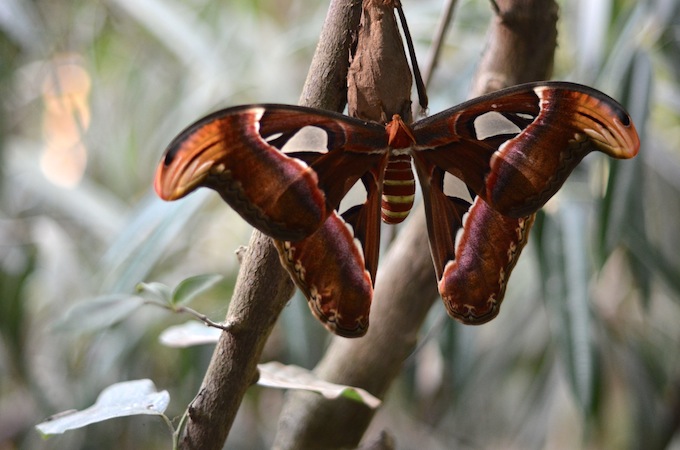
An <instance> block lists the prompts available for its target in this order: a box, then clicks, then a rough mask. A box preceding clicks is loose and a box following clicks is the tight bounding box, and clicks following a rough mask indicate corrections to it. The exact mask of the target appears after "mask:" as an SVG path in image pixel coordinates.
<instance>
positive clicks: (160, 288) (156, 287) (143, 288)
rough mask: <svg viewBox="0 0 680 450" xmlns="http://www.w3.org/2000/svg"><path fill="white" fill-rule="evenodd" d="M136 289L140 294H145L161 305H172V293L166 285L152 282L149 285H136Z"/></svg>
mask: <svg viewBox="0 0 680 450" xmlns="http://www.w3.org/2000/svg"><path fill="white" fill-rule="evenodd" d="M136 289H137V292H139V293H140V294H146V295H147V296H149V297H151V298H153V299H154V300H158V301H160V302H161V303H167V304H169V305H172V297H173V294H172V291H171V290H170V288H169V287H168V286H167V285H165V284H163V283H159V282H157V281H152V282H150V283H139V284H137V287H136Z"/></svg>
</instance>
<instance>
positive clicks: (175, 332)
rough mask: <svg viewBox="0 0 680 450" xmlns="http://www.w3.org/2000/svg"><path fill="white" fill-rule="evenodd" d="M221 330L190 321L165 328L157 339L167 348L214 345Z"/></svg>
mask: <svg viewBox="0 0 680 450" xmlns="http://www.w3.org/2000/svg"><path fill="white" fill-rule="evenodd" d="M221 333H222V330H220V329H218V328H213V327H209V326H207V325H205V324H203V323H201V322H197V321H195V320H190V321H189V322H186V323H183V324H182V325H174V326H171V327H168V328H166V329H165V330H163V332H162V333H161V334H160V336H159V337H158V340H159V341H160V342H161V344H163V345H167V346H168V347H178V348H185V347H192V346H194V345H203V344H215V343H217V340H218V339H219V338H220V334H221Z"/></svg>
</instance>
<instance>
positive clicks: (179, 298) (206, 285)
mask: <svg viewBox="0 0 680 450" xmlns="http://www.w3.org/2000/svg"><path fill="white" fill-rule="evenodd" d="M222 279H223V277H222V275H217V274H207V275H197V276H194V277H190V278H187V279H186V280H182V281H181V282H180V283H179V284H178V285H177V287H176V288H175V290H174V291H173V292H172V300H171V301H172V304H174V305H186V304H188V303H189V302H191V301H192V300H194V299H195V298H196V297H197V296H199V295H200V294H202V293H203V292H205V291H207V290H208V289H210V288H212V287H213V286H215V285H216V284H217V283H219V282H220V281H222Z"/></svg>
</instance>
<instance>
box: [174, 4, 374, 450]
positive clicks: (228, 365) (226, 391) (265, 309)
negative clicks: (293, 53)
mask: <svg viewBox="0 0 680 450" xmlns="http://www.w3.org/2000/svg"><path fill="white" fill-rule="evenodd" d="M359 6H360V3H358V2H356V1H347V0H334V1H333V2H332V3H331V6H330V8H329V12H328V15H327V17H326V22H325V24H324V31H323V33H322V36H321V39H320V42H319V45H318V47H317V51H316V54H315V56H314V60H313V62H312V65H311V68H310V71H309V76H308V78H307V81H306V82H305V88H304V89H303V94H302V96H301V99H300V104H303V105H306V106H314V107H317V108H325V109H330V110H335V111H342V109H343V108H344V105H345V99H346V93H347V89H346V87H347V85H346V78H347V70H348V67H349V52H350V44H351V33H350V30H354V29H356V26H357V24H358V22H359V17H360V12H361V10H360V8H359ZM293 289H294V286H293V283H292V281H291V280H290V277H289V276H288V274H287V273H286V272H285V270H284V269H283V267H282V266H281V264H280V262H279V257H278V254H277V252H276V249H275V248H274V246H273V245H272V243H271V240H270V238H268V237H267V236H265V235H263V234H262V233H260V232H258V231H255V232H254V233H253V236H252V237H251V240H250V243H249V246H248V250H247V251H246V253H245V255H244V257H243V261H242V264H241V270H240V271H239V276H238V279H237V282H236V288H235V290H234V295H233V296H232V299H231V303H230V305H229V311H228V313H227V317H226V323H227V324H229V325H230V326H231V329H230V330H229V331H225V332H223V333H222V334H221V336H220V339H219V342H218V344H217V346H216V348H215V351H214V353H213V356H212V360H211V362H210V365H209V367H208V370H207V372H206V374H205V377H204V379H203V383H202V385H201V388H200V390H199V392H198V394H197V395H196V397H195V398H194V400H193V401H192V402H191V404H190V405H189V409H188V413H189V414H188V418H187V422H186V426H185V428H184V430H183V432H182V437H181V439H180V447H181V448H182V449H202V450H210V449H221V448H222V447H223V446H224V443H225V441H226V439H227V436H228V434H229V430H230V428H231V425H232V423H233V421H234V417H235V416H236V413H237V411H238V408H239V406H240V404H241V401H242V399H243V396H244V394H245V392H246V390H247V389H248V387H249V386H250V385H252V384H253V383H255V382H256V380H257V377H258V374H257V363H258V361H259V359H260V355H261V353H262V348H263V347H264V344H265V342H266V340H267V338H268V337H269V335H270V333H271V330H272V328H273V326H274V324H275V322H276V320H277V318H278V317H279V314H280V312H281V310H282V309H283V307H284V306H285V304H286V303H287V302H288V300H289V299H290V297H291V295H292V294H293Z"/></svg>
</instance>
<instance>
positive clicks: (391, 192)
mask: <svg viewBox="0 0 680 450" xmlns="http://www.w3.org/2000/svg"><path fill="white" fill-rule="evenodd" d="M415 192H416V183H415V180H414V179H413V170H412V169H411V157H410V156H409V155H392V156H390V160H389V162H388V163H387V167H386V168H385V181H384V183H383V194H382V205H381V209H382V220H383V222H385V223H389V224H397V223H400V222H402V221H403V220H404V219H405V218H406V216H408V213H409V211H411V207H412V206H413V197H414V194H415Z"/></svg>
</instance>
